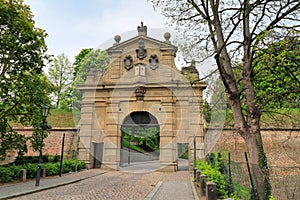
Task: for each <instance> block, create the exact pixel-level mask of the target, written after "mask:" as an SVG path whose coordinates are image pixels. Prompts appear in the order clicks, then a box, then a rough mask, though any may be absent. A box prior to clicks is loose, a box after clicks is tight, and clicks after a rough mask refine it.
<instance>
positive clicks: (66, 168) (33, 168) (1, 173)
mask: <svg viewBox="0 0 300 200" xmlns="http://www.w3.org/2000/svg"><path fill="white" fill-rule="evenodd" d="M48 158H49V161H54V160H57V159H60V156H57V155H55V156H48ZM25 160H34V159H33V157H30V158H25ZM20 161H21V160H19V162H20ZM23 161H24V160H23ZM42 167H43V168H45V169H46V175H47V176H53V175H58V174H59V169H60V162H55V163H45V164H42ZM21 169H26V170H27V178H35V177H36V173H37V170H38V165H37V163H27V164H23V165H15V164H8V165H3V166H0V182H9V181H12V180H14V179H15V178H18V177H19V175H20V172H21ZM75 169H76V160H65V161H64V163H63V173H68V172H71V171H75ZM81 169H85V163H84V162H83V161H78V162H77V170H81Z"/></svg>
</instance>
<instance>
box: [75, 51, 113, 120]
mask: <svg viewBox="0 0 300 200" xmlns="http://www.w3.org/2000/svg"><path fill="white" fill-rule="evenodd" d="M108 65H109V56H108V54H107V52H106V51H101V49H92V48H88V49H82V50H81V51H80V53H79V54H78V55H77V56H76V58H75V62H74V64H73V68H74V72H73V82H72V85H71V87H70V90H71V91H72V92H71V93H72V98H71V99H70V100H71V102H72V111H73V116H74V120H75V123H77V122H78V121H79V119H80V110H81V99H82V94H81V92H80V91H79V90H77V89H76V86H77V85H78V84H84V83H85V81H86V78H87V74H88V72H89V71H90V69H91V68H93V69H95V70H97V69H98V70H101V71H103V72H104V71H105V70H106V69H107V67H108Z"/></svg>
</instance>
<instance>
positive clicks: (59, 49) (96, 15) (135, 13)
mask: <svg viewBox="0 0 300 200" xmlns="http://www.w3.org/2000/svg"><path fill="white" fill-rule="evenodd" d="M84 2H86V3H84ZM109 2H110V3H109ZM112 2H114V1H104V0H100V1H99V0H97V1H96V0H88V1H79V0H77V1H70V0H66V1H58V0H51V1H46V0H39V1H37V0H25V3H26V4H29V5H30V7H31V10H32V12H33V13H34V15H35V17H34V19H35V20H36V26H37V27H40V28H43V29H45V30H46V32H47V33H48V35H49V36H48V38H47V39H46V42H47V45H48V49H49V50H48V51H49V53H50V54H54V55H58V54H60V53H65V54H66V55H68V57H69V59H70V60H71V61H73V60H74V59H75V56H76V55H77V54H78V53H79V52H80V51H81V49H83V48H89V47H92V48H97V47H99V46H101V44H103V43H104V42H105V41H107V40H108V39H112V38H113V37H114V36H115V35H117V34H122V33H124V32H128V31H132V30H136V27H137V26H138V25H140V22H141V21H143V22H144V24H145V25H147V27H148V29H151V28H163V27H164V21H165V20H164V18H163V16H161V14H160V13H158V12H155V11H153V9H152V5H151V4H150V3H148V2H147V1H146V0H145V1H141V0H123V1H118V3H112ZM125 39H126V38H122V41H124V40H125ZM111 45H112V43H111Z"/></svg>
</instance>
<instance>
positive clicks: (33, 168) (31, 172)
mask: <svg viewBox="0 0 300 200" xmlns="http://www.w3.org/2000/svg"><path fill="white" fill-rule="evenodd" d="M22 168H23V169H26V170H27V178H35V176H36V172H37V169H38V166H37V164H33V163H28V164H25V165H22Z"/></svg>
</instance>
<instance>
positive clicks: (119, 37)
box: [114, 35, 121, 45]
mask: <svg viewBox="0 0 300 200" xmlns="http://www.w3.org/2000/svg"><path fill="white" fill-rule="evenodd" d="M120 41H121V36H120V35H116V36H115V42H116V43H114V45H117V44H119V43H120Z"/></svg>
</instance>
